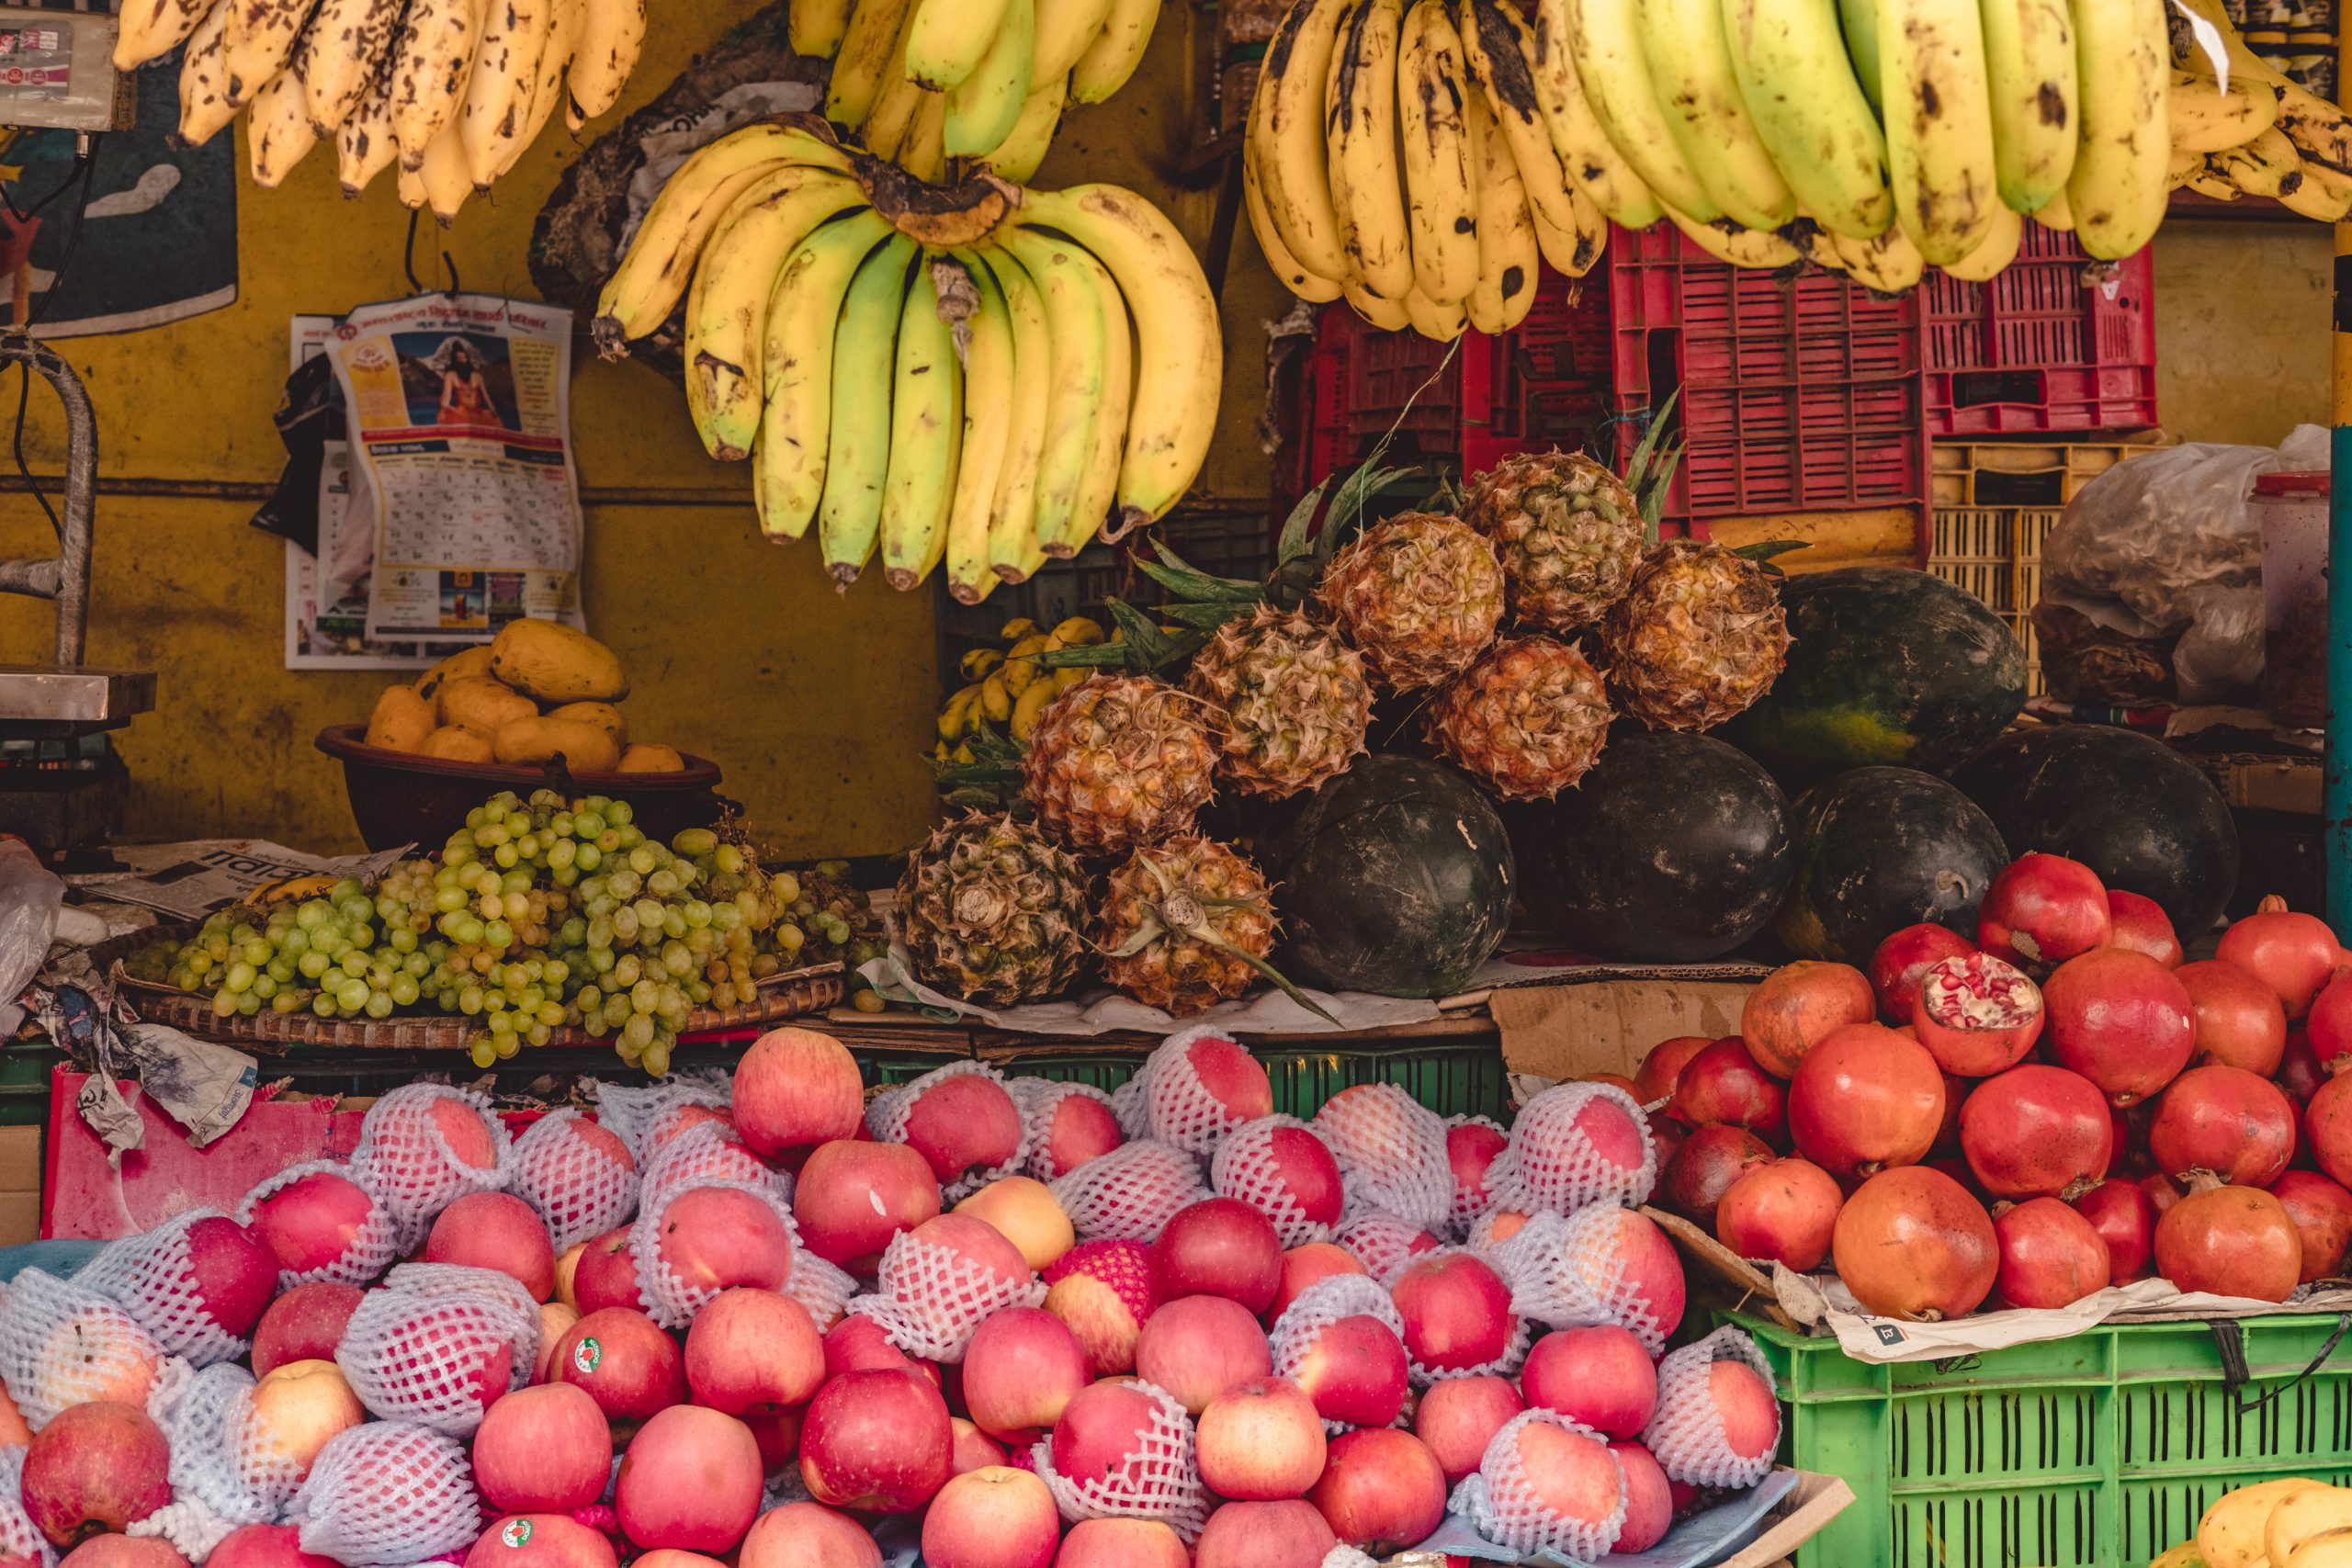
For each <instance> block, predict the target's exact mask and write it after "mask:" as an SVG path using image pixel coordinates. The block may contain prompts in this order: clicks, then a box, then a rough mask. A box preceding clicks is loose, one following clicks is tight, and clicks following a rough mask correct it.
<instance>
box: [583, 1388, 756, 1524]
mask: <svg viewBox="0 0 2352 1568" xmlns="http://www.w3.org/2000/svg"><path fill="white" fill-rule="evenodd" d="M764 1473H765V1472H764V1467H763V1466H762V1464H761V1462H760V1446H759V1444H758V1443H756V1442H754V1441H753V1440H752V1429H751V1428H750V1427H746V1426H744V1425H743V1423H741V1421H738V1420H737V1419H735V1417H733V1416H723V1415H721V1414H719V1413H718V1411H716V1410H706V1409H704V1408H703V1407H702V1406H701V1405H698V1404H673V1405H672V1406H670V1407H669V1408H668V1409H667V1410H662V1411H657V1412H656V1413H655V1414H654V1415H653V1416H652V1417H651V1418H650V1419H649V1420H648V1421H647V1422H646V1423H645V1425H644V1426H643V1427H639V1429H638V1433H637V1436H635V1437H634V1438H630V1439H629V1441H628V1451H627V1452H625V1453H623V1454H622V1455H621V1468H620V1471H619V1473H618V1474H616V1476H615V1477H614V1479H613V1513H614V1515H615V1516H616V1517H617V1518H618V1519H619V1520H620V1527H621V1532H622V1533H623V1534H625V1535H627V1536H628V1538H629V1540H632V1541H634V1542H636V1543H637V1544H638V1545H639V1546H640V1547H655V1546H673V1547H676V1548H678V1549H679V1550H681V1551H706V1552H720V1551H733V1550H734V1549H735V1546H736V1543H737V1542H739V1541H741V1540H742V1539H743V1532H744V1531H745V1530H747V1529H751V1528H752V1520H753V1519H755V1518H757V1517H759V1513H760V1487H761V1481H762V1478H763V1475H764Z"/></svg>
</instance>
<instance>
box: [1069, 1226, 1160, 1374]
mask: <svg viewBox="0 0 2352 1568" xmlns="http://www.w3.org/2000/svg"><path fill="white" fill-rule="evenodd" d="M1157 1300H1158V1297H1157V1295H1156V1294H1155V1292H1153V1289H1152V1283H1151V1254H1150V1252H1149V1251H1148V1249H1147V1248H1146V1247H1144V1246H1143V1245H1142V1244H1141V1243H1140V1242H1133V1241H1091V1242H1088V1243H1087V1244H1086V1245H1085V1246H1083V1247H1072V1248H1070V1249H1069V1251H1068V1252H1066V1253H1064V1254H1062V1256H1061V1257H1059V1258H1056V1259H1055V1260H1054V1266H1053V1267H1052V1268H1050V1269H1046V1311H1047V1312H1049V1313H1052V1314H1054V1315H1055V1316H1056V1317H1058V1318H1060V1319H1061V1320H1062V1321H1063V1322H1064V1323H1066V1324H1068V1325H1069V1329H1070V1332H1071V1333H1073V1334H1075V1335H1077V1336H1078V1342H1079V1343H1080V1345H1083V1346H1085V1347H1086V1353H1087V1356H1088V1357H1089V1359H1091V1360H1092V1361H1093V1363H1094V1375H1095V1376H1096V1377H1111V1376H1114V1375H1115V1374H1117V1373H1119V1372H1124V1371H1131V1370H1133V1368H1134V1367H1135V1364H1136V1340H1137V1339H1139V1338H1140V1337H1142V1336H1143V1325H1144V1324H1145V1323H1146V1322H1147V1321H1148V1319H1149V1318H1150V1316H1151V1312H1152V1307H1153V1305H1154V1303H1156V1301H1157Z"/></svg>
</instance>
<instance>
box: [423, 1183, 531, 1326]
mask: <svg viewBox="0 0 2352 1568" xmlns="http://www.w3.org/2000/svg"><path fill="white" fill-rule="evenodd" d="M424 1260H425V1261H426V1262H427V1263H458V1264H463V1265H465V1266H467V1267H469V1268H473V1269H496V1270H498V1272H500V1273H502V1274H505V1275H509V1276H511V1277H512V1278H513V1279H515V1280H517V1281H519V1282H520V1283H521V1285H522V1287H523V1288H524V1289H525V1290H526V1291H528V1292H531V1299H532V1300H533V1301H537V1302H543V1301H546V1300H548V1298H549V1297H551V1296H553V1295H554V1294H555V1243H554V1242H553V1241H552V1240H550V1239H549V1238H548V1227H547V1222H546V1221H544V1220H542V1219H540V1218H539V1213H538V1211H537V1210H536V1209H534V1208H532V1207H531V1206H530V1205H529V1204H528V1203H526V1202H525V1201H523V1200H521V1199H520V1198H517V1197H515V1194H513V1193H512V1192H469V1193H467V1194H466V1195H465V1196H464V1197H462V1198H459V1199H458V1201H455V1202H453V1203H451V1204H450V1205H449V1206H448V1207H447V1208H446V1209H444V1210H442V1211H441V1215H440V1217H439V1218H438V1219H436V1220H435V1221H434V1222H433V1230H432V1234H430V1235H427V1236H426V1237H425V1239H424Z"/></svg>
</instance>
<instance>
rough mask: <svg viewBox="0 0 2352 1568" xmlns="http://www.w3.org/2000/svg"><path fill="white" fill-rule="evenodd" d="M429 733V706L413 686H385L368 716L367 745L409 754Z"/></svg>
mask: <svg viewBox="0 0 2352 1568" xmlns="http://www.w3.org/2000/svg"><path fill="white" fill-rule="evenodd" d="M432 733H433V705H432V704H431V703H428V702H426V701H425V700H424V698H423V697H420V696H418V695H417V694H416V689H415V688H414V687H413V686H387V687H385V688H384V694H383V695H382V696H380V697H378V698H377V699H376V711H375V712H374V713H371V714H369V715H368V735H367V743H368V745H370V746H380V747H382V748H383V749H384V750H387V751H413V750H416V749H417V748H418V747H419V746H422V745H424V738H425V737H426V736H428V735H430V734H432Z"/></svg>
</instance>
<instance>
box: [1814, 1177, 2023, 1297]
mask: <svg viewBox="0 0 2352 1568" xmlns="http://www.w3.org/2000/svg"><path fill="white" fill-rule="evenodd" d="M1830 1254H1831V1256H1832V1257H1833V1258H1835V1259H1836V1260H1837V1264H1838V1278H1839V1279H1841V1280H1845V1281H1846V1288H1847V1289H1848V1290H1849V1291H1851V1292H1854V1299H1855V1300H1856V1301H1858V1302H1860V1303H1862V1307H1863V1309H1864V1310H1865V1311H1867V1312H1873V1313H1876V1314H1878V1315H1879V1316H1881V1317H1895V1318H1903V1319H1905V1320H1906V1321H1909V1322H1914V1323H1935V1322H1939V1321H1941V1320H1942V1319H1945V1318H1951V1317H1959V1316H1961V1315H1962V1314H1965V1313H1970V1312H1973V1311H1975V1310H1976V1306H1977V1303H1980V1302H1982V1301H1984V1299H1985V1297H1986V1296H1987V1295H1989V1294H1991V1293H1992V1290H1993V1281H1994V1280H1995V1278H1996V1275H1997V1274H1998V1272H1999V1269H2000V1264H2001V1249H2000V1243H1999V1241H1998V1239H1997V1238H1996V1236H1995V1235H1994V1232H1993V1220H1992V1216H1991V1215H1989V1214H1987V1213H1985V1205H1984V1204H1982V1203H1979V1202H1978V1201H1976V1199H1975V1198H1974V1196H1973V1195H1972V1194H1971V1193H1970V1192H1969V1190H1968V1189H1967V1188H1965V1187H1962V1185H1961V1184H1960V1183H1959V1182H1957V1181H1954V1180H1953V1179H1951V1177H1949V1176H1946V1175H1944V1174H1942V1173H1941V1172H1940V1171H1934V1170H1929V1169H1928V1168H1926V1167H1925V1166H1906V1167H1905V1168H1902V1169H1899V1170H1886V1171H1881V1172H1880V1173H1879V1174H1878V1175H1876V1176H1873V1177H1871V1179H1869V1180H1868V1181H1865V1182H1863V1183H1862V1184H1861V1186H1860V1188H1859V1189H1857V1190H1855V1193H1854V1195H1853V1196H1852V1197H1851V1198H1849V1199H1847V1200H1846V1206H1845V1207H1844V1208H1842V1209H1840V1210H1838V1224H1837V1227H1836V1229H1835V1231H1834V1232H1833V1233H1832V1235H1831V1239H1830Z"/></svg>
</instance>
